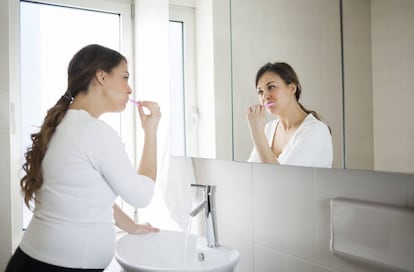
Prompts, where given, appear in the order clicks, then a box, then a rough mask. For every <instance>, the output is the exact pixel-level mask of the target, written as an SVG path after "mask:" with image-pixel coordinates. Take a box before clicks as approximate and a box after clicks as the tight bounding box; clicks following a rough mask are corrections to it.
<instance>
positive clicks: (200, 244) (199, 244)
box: [115, 230, 240, 272]
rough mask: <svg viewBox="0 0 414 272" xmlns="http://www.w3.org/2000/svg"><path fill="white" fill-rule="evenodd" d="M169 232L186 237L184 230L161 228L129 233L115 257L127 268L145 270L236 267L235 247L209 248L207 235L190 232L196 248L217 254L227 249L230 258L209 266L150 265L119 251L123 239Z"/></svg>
mask: <svg viewBox="0 0 414 272" xmlns="http://www.w3.org/2000/svg"><path fill="white" fill-rule="evenodd" d="M168 233H171V234H172V235H176V236H183V237H185V235H186V233H185V232H182V231H172V230H160V231H159V232H154V233H148V234H139V235H135V234H127V235H124V236H123V237H121V238H120V239H119V240H118V241H117V243H116V247H115V259H116V260H117V261H118V262H119V264H120V265H121V266H122V267H124V268H127V269H141V270H143V271H166V272H167V271H183V272H189V271H200V272H201V271H202V272H212V271H217V269H230V268H233V269H234V268H235V267H236V265H237V263H238V261H239V259H240V253H239V251H238V250H237V249H235V248H230V247H227V246H225V245H220V246H219V247H217V248H209V247H207V240H206V237H203V236H200V235H195V234H192V233H191V234H190V237H191V238H192V239H195V242H196V249H197V250H199V251H201V252H202V253H204V254H209V252H212V253H211V254H215V253H214V251H226V254H227V255H228V258H226V259H223V260H224V261H225V262H222V263H208V266H204V267H196V266H194V265H191V264H189V265H188V266H179V267H163V266H148V265H144V264H136V263H131V262H129V261H128V260H126V258H124V257H122V256H121V255H120V252H119V247H120V244H121V243H122V241H124V240H129V239H131V238H132V239H139V238H137V237H140V236H141V235H153V236H157V235H158V236H159V235H168Z"/></svg>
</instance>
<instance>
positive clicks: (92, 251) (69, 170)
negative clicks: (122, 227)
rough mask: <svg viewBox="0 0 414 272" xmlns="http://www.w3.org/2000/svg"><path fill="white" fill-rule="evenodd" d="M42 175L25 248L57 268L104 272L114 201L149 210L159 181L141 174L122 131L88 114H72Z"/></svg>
mask: <svg viewBox="0 0 414 272" xmlns="http://www.w3.org/2000/svg"><path fill="white" fill-rule="evenodd" d="M42 171H43V185H42V187H41V188H40V190H39V191H38V193H37V196H36V198H37V200H38V201H37V203H36V205H35V209H34V214H33V218H32V220H31V222H30V224H29V226H28V228H27V230H26V232H25V234H24V236H23V239H22V241H21V244H20V248H21V249H22V250H23V251H24V252H25V253H27V254H28V255H30V256H31V257H32V258H35V259H37V260H40V261H43V262H46V263H49V264H53V265H58V266H64V267H73V268H105V267H106V266H107V265H108V264H109V263H110V261H111V259H112V257H113V254H114V248H115V227H114V219H113V210H112V206H113V204H114V201H115V198H116V197H117V196H118V195H119V196H121V197H122V198H123V199H124V200H125V201H127V202H128V203H129V204H131V205H133V206H136V207H143V206H146V205H147V204H148V203H149V202H150V200H151V198H152V194H153V190H154V182H153V181H152V180H151V179H150V178H148V177H146V176H142V175H138V174H137V172H136V169H135V168H134V167H133V165H132V163H131V162H130V160H129V158H128V156H127V154H126V152H125V147H124V144H123V143H122V141H121V139H120V137H119V135H118V134H117V132H116V131H115V130H113V129H112V128H111V127H110V126H108V125H107V124H106V123H104V122H103V121H101V120H99V119H96V118H94V117H92V116H91V115H89V113H88V112H86V111H84V110H68V112H67V113H66V115H65V117H64V118H63V120H62V121H61V123H60V124H59V125H58V127H57V128H56V132H55V134H54V135H53V136H52V138H51V140H50V142H49V146H48V149H47V152H46V155H45V157H44V159H43V163H42Z"/></svg>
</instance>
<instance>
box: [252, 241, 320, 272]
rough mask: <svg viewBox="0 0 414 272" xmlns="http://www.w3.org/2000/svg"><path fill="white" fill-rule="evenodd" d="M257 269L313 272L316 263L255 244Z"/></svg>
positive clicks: (264, 270)
mask: <svg viewBox="0 0 414 272" xmlns="http://www.w3.org/2000/svg"><path fill="white" fill-rule="evenodd" d="M254 250H255V256H256V258H255V271H260V272H274V271H277V272H292V271H295V272H313V271H314V264H313V263H311V262H308V261H306V260H303V259H300V258H296V257H294V256H291V255H288V254H285V253H282V252H280V251H277V250H274V249H271V248H268V247H265V246H262V245H260V244H255V248H254Z"/></svg>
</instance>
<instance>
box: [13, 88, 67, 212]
mask: <svg viewBox="0 0 414 272" xmlns="http://www.w3.org/2000/svg"><path fill="white" fill-rule="evenodd" d="M72 100H73V98H72V95H71V93H70V91H67V92H66V93H65V94H64V95H63V96H62V97H61V98H60V99H59V100H58V101H57V102H56V105H55V106H53V107H52V108H50V109H49V110H48V112H47V114H46V117H45V119H44V120H43V125H42V126H41V128H40V131H39V132H37V133H33V134H31V135H30V137H31V140H32V146H31V147H30V148H28V149H27V152H26V153H25V154H24V156H25V159H26V162H25V163H24V164H23V170H24V172H25V173H26V174H25V175H24V176H23V178H22V179H21V180H20V187H21V188H22V191H23V194H24V203H25V204H26V206H27V207H28V208H29V209H30V201H31V200H34V201H36V192H37V191H38V190H39V189H40V187H41V186H42V184H43V176H42V161H43V158H44V156H45V154H46V150H47V147H48V145H49V142H50V139H51V138H52V136H53V134H54V133H55V130H56V127H57V126H58V125H59V124H60V122H61V121H62V119H63V117H65V114H66V112H67V110H68V108H69V105H70V103H71V102H72Z"/></svg>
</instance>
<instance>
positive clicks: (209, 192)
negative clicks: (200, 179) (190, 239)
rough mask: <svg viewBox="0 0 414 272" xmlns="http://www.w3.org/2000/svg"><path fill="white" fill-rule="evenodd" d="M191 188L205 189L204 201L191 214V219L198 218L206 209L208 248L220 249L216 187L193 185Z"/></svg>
mask: <svg viewBox="0 0 414 272" xmlns="http://www.w3.org/2000/svg"><path fill="white" fill-rule="evenodd" d="M191 187H196V188H202V189H203V201H201V202H200V203H199V204H198V205H197V206H196V207H195V208H194V209H193V211H192V212H191V213H190V216H191V217H194V216H196V215H197V214H198V213H199V212H200V211H201V210H203V209H205V222H206V232H207V246H208V247H219V246H220V244H219V242H218V233H217V227H216V194H215V193H216V186H215V185H201V184H191Z"/></svg>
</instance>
